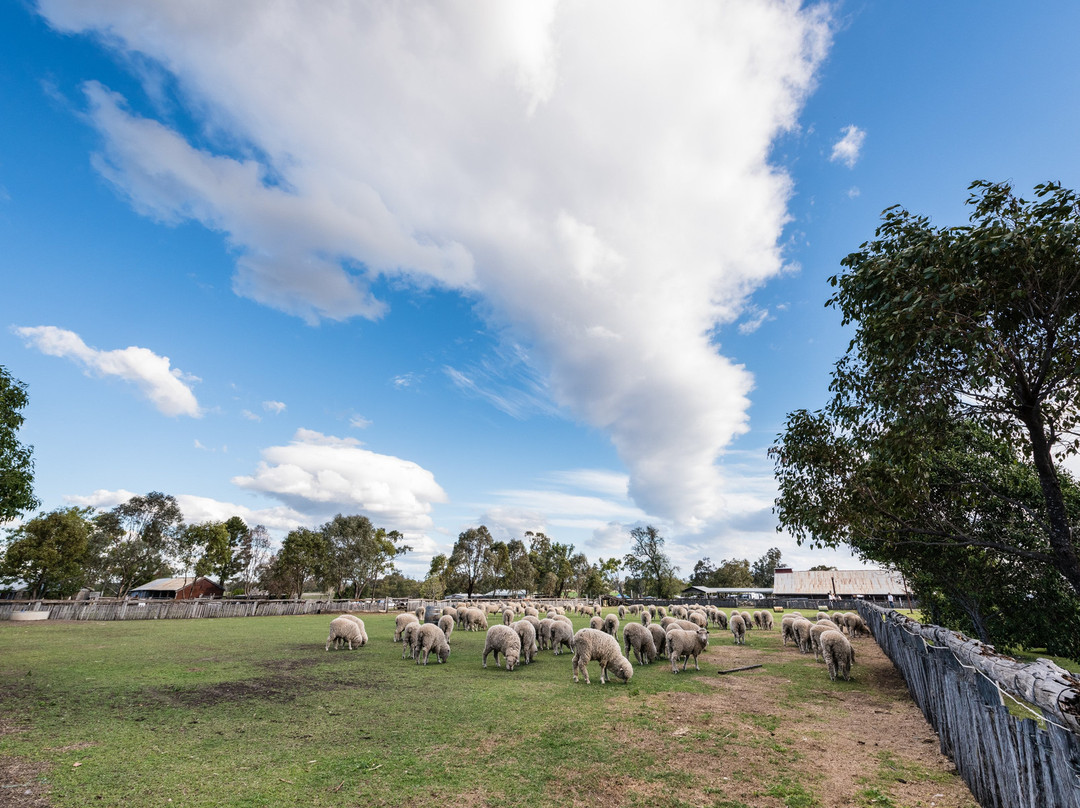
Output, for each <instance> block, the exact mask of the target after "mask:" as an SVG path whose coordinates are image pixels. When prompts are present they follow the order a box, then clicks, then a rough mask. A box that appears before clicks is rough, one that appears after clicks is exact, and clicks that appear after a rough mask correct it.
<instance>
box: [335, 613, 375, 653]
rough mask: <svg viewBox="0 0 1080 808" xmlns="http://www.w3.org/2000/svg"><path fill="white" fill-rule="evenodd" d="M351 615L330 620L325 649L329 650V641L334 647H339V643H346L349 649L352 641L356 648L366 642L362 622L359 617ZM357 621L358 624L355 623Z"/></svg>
mask: <svg viewBox="0 0 1080 808" xmlns="http://www.w3.org/2000/svg"><path fill="white" fill-rule="evenodd" d="M350 617H352V615H349V616H345V615H342V616H341V617H335V618H334V619H333V620H331V621H330V636H328V637H327V638H326V650H327V651H329V650H330V645H331V643H332V644H333V646H334V649H335V650H336V649H337V648H339V647H340V645H341V643H343V642H344V643H346V644H348V646H349V650H350V651H351V650H352V648H353V643H355V644H356V647H357V648H360V647H362V646H363V645H364V644H365V643H366V642H367V633H366V632H365V631H364V624H363V623H362V622H361V621H360V619H359V618H353V619H351V620H350V619H349V618H350ZM357 623H359V625H357Z"/></svg>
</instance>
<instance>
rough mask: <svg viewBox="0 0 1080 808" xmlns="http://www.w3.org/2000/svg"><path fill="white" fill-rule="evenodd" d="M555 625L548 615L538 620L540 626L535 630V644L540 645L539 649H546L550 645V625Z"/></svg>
mask: <svg viewBox="0 0 1080 808" xmlns="http://www.w3.org/2000/svg"><path fill="white" fill-rule="evenodd" d="M553 625H555V621H554V620H552V619H551V618H550V617H545V618H544V619H543V620H541V621H540V626H539V628H537V630H536V644H537V645H538V646H540V650H541V651H546V650H547V649H549V648H550V647H551V627H552V626H553Z"/></svg>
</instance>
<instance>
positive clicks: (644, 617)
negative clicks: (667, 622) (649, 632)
mask: <svg viewBox="0 0 1080 808" xmlns="http://www.w3.org/2000/svg"><path fill="white" fill-rule="evenodd" d="M651 622H652V615H651V614H649V613H648V612H647V611H645V610H644V609H642V610H641V625H643V626H647V625H649V623H651Z"/></svg>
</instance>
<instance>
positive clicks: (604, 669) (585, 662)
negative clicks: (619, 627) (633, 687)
mask: <svg viewBox="0 0 1080 808" xmlns="http://www.w3.org/2000/svg"><path fill="white" fill-rule="evenodd" d="M593 660H596V661H597V662H599V663H600V684H605V683H606V682H607V680H608V671H609V670H610V671H611V673H613V674H614V675H615V676H617V677H618V678H620V679H622V680H623V681H624V682H629V681H630V678H631V677H632V676H633V675H634V666H633V665H631V664H630V660H629V659H627V658H626V657H624V656H623V655H622V649H620V648H619V641H618V640H616V639H615V638H614V637H612V636H611V635H610V634H608V633H607V632H604V631H599V630H598V629H594V628H583V629H581V630H580V631H578V633H577V634H575V635H574V661H573V665H572V668H573V673H574V681H575V682H576V681H578V672H579V671H580V672H581V673H583V674H585V684H590V682H589V663H590V662H592V661H593Z"/></svg>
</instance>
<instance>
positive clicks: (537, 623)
mask: <svg viewBox="0 0 1080 808" xmlns="http://www.w3.org/2000/svg"><path fill="white" fill-rule="evenodd" d="M521 619H522V620H524V621H525V622H527V623H532V627H533V631H535V632H536V633H537V636H539V634H540V620H539V618H537V617H534V616H533V615H531V614H527V615H525V616H524V617H522V618H521Z"/></svg>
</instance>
